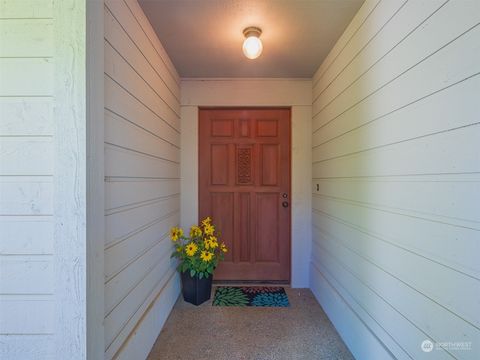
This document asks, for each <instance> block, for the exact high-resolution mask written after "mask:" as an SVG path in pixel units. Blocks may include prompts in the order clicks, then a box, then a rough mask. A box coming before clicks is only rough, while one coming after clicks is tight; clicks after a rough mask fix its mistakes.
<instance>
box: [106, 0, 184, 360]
mask: <svg viewBox="0 0 480 360" xmlns="http://www.w3.org/2000/svg"><path fill="white" fill-rule="evenodd" d="M104 20H105V257H104V260H105V357H106V358H107V359H111V358H113V357H118V358H120V359H142V358H145V357H146V355H147V354H148V352H149V351H150V348H151V346H152V345H153V342H154V341H155V339H156V337H157V335H158V334H159V332H160V329H161V327H162V325H163V323H164V321H165V320H166V318H167V316H168V314H169V312H170V309H171V308H172V306H173V304H174V302H175V300H176V299H177V296H178V293H179V284H178V276H177V275H176V273H175V266H174V262H173V260H171V259H170V253H171V250H172V245H171V242H170V240H169V237H168V232H169V229H170V227H172V226H175V225H178V223H179V219H180V116H179V114H180V102H179V98H180V87H179V77H178V74H177V72H176V71H175V68H174V67H173V65H172V63H171V62H170V60H169V58H168V56H167V55H166V53H165V51H164V49H163V48H162V46H161V44H160V42H159V41H158V38H157V37H156V35H155V33H154V31H153V29H152V28H151V26H150V24H149V22H148V20H147V19H146V17H145V15H144V13H143V12H142V10H141V8H140V6H139V5H138V3H137V2H136V1H135V0H128V1H123V0H122V1H119V0H111V1H106V2H105V19H104Z"/></svg>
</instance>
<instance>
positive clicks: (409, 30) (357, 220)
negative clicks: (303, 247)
mask: <svg viewBox="0 0 480 360" xmlns="http://www.w3.org/2000/svg"><path fill="white" fill-rule="evenodd" d="M479 24H480V4H479V3H478V2H476V1H448V2H447V1H442V0H439V1H424V2H420V1H409V2H401V1H389V0H381V1H379V2H376V1H367V2H366V3H365V4H364V6H363V7H362V8H361V9H360V11H359V12H358V14H357V15H356V17H355V18H354V20H353V21H352V23H351V24H350V25H349V27H348V28H347V29H346V31H345V33H344V35H343V36H342V37H341V38H340V39H339V41H338V42H337V44H336V45H335V47H334V48H333V50H332V51H331V54H330V55H329V56H327V58H326V60H325V61H324V63H323V64H322V65H321V66H320V68H319V70H318V71H317V73H316V74H315V76H314V86H313V117H312V123H313V128H312V132H313V135H312V139H313V141H312V146H313V148H312V161H313V164H312V174H313V189H312V190H313V200H312V207H313V213H312V221H313V245H312V259H311V287H312V289H313V291H314V293H315V294H316V296H317V298H318V299H319V301H320V303H321V304H322V306H324V308H325V310H326V311H327V314H328V315H329V317H330V318H331V320H332V322H333V323H334V324H335V326H336V327H337V329H338V330H339V332H340V334H341V336H342V337H343V338H344V340H345V341H346V343H347V345H348V346H349V347H350V349H351V350H352V352H353V354H354V355H355V356H356V357H358V358H387V357H391V358H399V359H409V358H414V359H422V358H428V357H429V356H431V354H428V353H425V352H423V351H422V350H421V348H420V345H421V343H422V341H424V340H426V339H430V340H432V341H433V342H469V343H471V344H472V350H471V351H458V350H457V351H456V350H455V349H452V348H443V349H435V350H434V352H435V353H434V357H435V358H438V359H443V358H445V359H449V358H462V359H475V358H477V357H478V349H477V350H475V349H476V348H475V347H476V344H478V343H480V316H479V313H478V309H479V306H480V267H479V265H478V256H477V254H478V253H479V252H480V242H479V241H478V240H479V239H480V218H479V216H478V213H479V208H478V206H479V205H478V204H479V203H480V178H479V174H480V155H479V154H480V153H479V152H478V151H477V149H476V147H477V143H478V139H480V122H479V119H478V114H479V113H480V107H479V102H478V94H479V93H480V66H479V64H480V45H479V44H480V25H479ZM359 339H362V340H359Z"/></svg>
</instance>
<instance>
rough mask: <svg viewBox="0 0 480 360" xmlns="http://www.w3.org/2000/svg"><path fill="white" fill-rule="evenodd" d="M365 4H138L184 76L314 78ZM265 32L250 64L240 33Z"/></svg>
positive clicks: (198, 0)
mask: <svg viewBox="0 0 480 360" xmlns="http://www.w3.org/2000/svg"><path fill="white" fill-rule="evenodd" d="M363 2H364V0H139V3H140V5H141V6H142V8H143V11H144V12H145V14H146V15H147V17H148V19H149V20H150V22H151V24H152V26H153V28H154V29H155V31H156V33H157V35H158V38H159V39H160V41H161V42H162V44H163V46H164V47H165V49H166V51H167V53H168V54H169V56H170V58H171V59H172V61H173V63H174V64H175V67H176V68H177V71H178V72H179V74H180V76H182V77H287V78H289V77H308V78H309V77H312V75H313V73H314V72H315V70H316V69H317V68H318V67H319V65H320V64H321V63H322V61H323V59H324V58H325V56H326V55H327V54H328V52H329V51H330V49H331V48H332V46H333V45H334V44H335V42H336V41H337V39H338V38H339V37H340V35H341V34H342V32H343V31H344V29H345V27H346V26H347V25H348V24H349V22H350V20H351V19H352V17H353V16H354V15H355V13H356V12H357V10H358V9H359V8H360V6H361V5H362V3H363ZM247 26H258V27H260V28H262V30H263V34H262V36H261V39H262V41H263V45H264V51H263V54H262V55H261V56H260V58H258V59H256V60H248V59H247V58H245V56H243V53H242V42H243V34H242V30H243V29H244V28H245V27H247Z"/></svg>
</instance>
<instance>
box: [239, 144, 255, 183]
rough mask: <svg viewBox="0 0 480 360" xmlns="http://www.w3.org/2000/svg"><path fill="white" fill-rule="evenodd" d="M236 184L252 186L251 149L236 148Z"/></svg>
mask: <svg viewBox="0 0 480 360" xmlns="http://www.w3.org/2000/svg"><path fill="white" fill-rule="evenodd" d="M237 184H239V185H247V184H252V148H237Z"/></svg>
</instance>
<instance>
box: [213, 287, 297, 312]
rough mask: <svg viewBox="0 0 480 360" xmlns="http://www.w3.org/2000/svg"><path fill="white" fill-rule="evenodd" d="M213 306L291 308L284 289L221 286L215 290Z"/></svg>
mask: <svg viewBox="0 0 480 360" xmlns="http://www.w3.org/2000/svg"><path fill="white" fill-rule="evenodd" d="M213 306H265V307H287V306H290V303H289V302H288V296H287V294H286V293H285V289H284V288H283V287H263V286H251V287H250V286H248V287H246V286H242V287H236V286H219V287H217V288H216V289H215V297H214V298H213Z"/></svg>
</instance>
